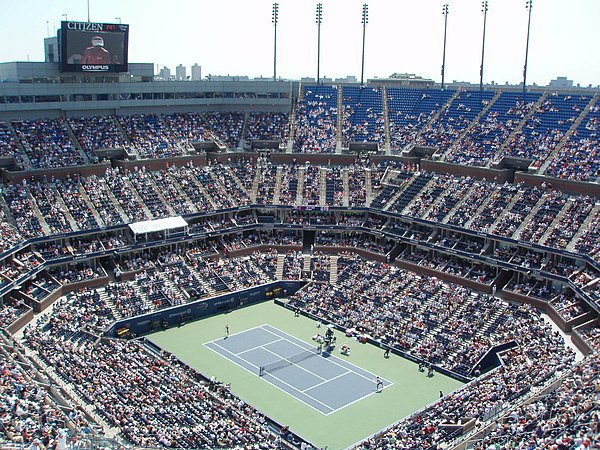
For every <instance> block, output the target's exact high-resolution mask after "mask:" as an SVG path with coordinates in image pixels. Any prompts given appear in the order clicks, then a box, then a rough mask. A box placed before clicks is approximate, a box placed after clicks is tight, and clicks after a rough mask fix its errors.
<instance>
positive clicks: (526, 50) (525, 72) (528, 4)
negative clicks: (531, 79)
mask: <svg viewBox="0 0 600 450" xmlns="http://www.w3.org/2000/svg"><path fill="white" fill-rule="evenodd" d="M532 6H533V1H532V0H527V1H526V2H525V8H527V10H528V11H529V18H528V19H527V44H526V45H525V66H524V67H523V92H525V90H526V89H527V57H528V55H529V29H530V28H531V8H532Z"/></svg>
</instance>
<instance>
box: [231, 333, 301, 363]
mask: <svg viewBox="0 0 600 450" xmlns="http://www.w3.org/2000/svg"><path fill="white" fill-rule="evenodd" d="M279 341H285V342H289V341H288V340H286V339H284V338H282V337H280V338H279V339H275V340H274V341H269V342H267V343H266V344H262V345H259V346H258V347H252V348H249V349H248V350H244V351H243V352H239V353H235V354H236V355H243V354H244V353H248V352H251V351H253V350H256V349H257V348H262V349H264V350H267V349H266V348H264V347H265V345H270V344H273V343H274V342H279ZM267 351H269V350H267ZM271 353H273V352H271ZM277 356H279V355H277ZM280 358H281V356H280Z"/></svg>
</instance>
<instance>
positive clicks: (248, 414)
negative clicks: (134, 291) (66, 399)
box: [24, 293, 277, 449]
mask: <svg viewBox="0 0 600 450" xmlns="http://www.w3.org/2000/svg"><path fill="white" fill-rule="evenodd" d="M109 315H110V312H109V311H107V309H106V305H103V302H102V300H101V299H100V298H99V297H98V296H97V295H95V294H93V293H92V294H89V293H81V294H79V295H74V296H72V298H70V299H67V300H65V301H61V302H60V303H58V304H57V305H56V306H55V313H54V314H53V315H52V316H50V317H48V316H46V317H42V318H41V319H40V320H39V321H38V323H37V324H36V325H35V326H32V327H29V328H28V329H27V330H26V331H25V333H24V343H25V345H27V346H28V347H29V348H30V349H31V350H33V351H35V352H36V353H37V354H38V356H39V357H40V358H41V359H42V360H43V361H45V362H46V363H47V364H49V365H51V366H52V367H54V370H55V371H56V372H57V373H58V374H59V376H61V377H62V378H63V379H64V380H66V381H67V382H68V383H69V384H70V385H71V386H72V387H73V389H74V390H75V392H76V393H77V394H78V396H79V397H80V398H81V399H82V400H83V401H84V402H86V403H87V404H88V405H90V406H93V407H94V409H95V411H96V413H97V414H98V415H100V416H101V417H103V418H104V420H106V421H107V422H108V424H109V425H110V426H113V427H117V428H118V429H119V430H120V432H121V433H122V435H123V436H124V437H126V438H127V439H128V440H129V441H130V442H131V443H133V444H134V445H136V446H151V447H159V446H160V447H176V448H205V447H211V448H216V447H228V448H232V447H236V446H243V447H244V448H248V449H270V448H276V446H277V445H276V444H275V442H274V441H275V435H273V434H272V433H271V432H270V430H269V428H268V426H267V425H266V423H265V419H264V417H263V416H262V415H261V414H260V413H259V412H258V411H256V410H254V409H253V408H252V407H250V406H249V405H247V404H245V403H244V402H242V401H241V400H239V399H237V398H235V397H233V395H232V394H231V392H230V391H229V390H228V389H225V388H224V387H222V386H217V385H216V383H212V382H209V381H206V380H204V379H203V378H202V377H201V376H200V375H199V374H198V373H196V372H195V371H194V370H193V369H191V368H189V367H188V366H186V365H184V364H182V363H181V362H179V361H178V360H176V359H175V358H174V357H172V356H170V355H169V354H161V355H157V354H155V353H153V352H150V351H148V350H147V349H146V348H145V347H144V345H143V344H142V343H141V342H137V341H129V342H125V341H115V340H109V341H100V342H96V339H95V337H93V336H90V335H89V334H87V333H86V332H84V331H82V330H83V329H94V328H96V327H97V326H98V325H99V324H100V323H99V320H98V318H99V317H103V318H104V317H108V316H109Z"/></svg>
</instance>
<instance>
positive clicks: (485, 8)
mask: <svg viewBox="0 0 600 450" xmlns="http://www.w3.org/2000/svg"><path fill="white" fill-rule="evenodd" d="M481 12H482V13H483V44H482V45H481V66H480V67H479V90H480V91H482V90H483V57H484V55H485V25H486V22H487V12H488V0H485V1H483V2H481Z"/></svg>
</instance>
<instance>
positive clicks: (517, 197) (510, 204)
mask: <svg viewBox="0 0 600 450" xmlns="http://www.w3.org/2000/svg"><path fill="white" fill-rule="evenodd" d="M522 196H523V190H522V189H519V190H518V191H517V193H516V194H515V195H513V196H512V198H511V199H510V202H508V204H507V205H506V208H504V212H507V211H512V209H513V207H514V206H515V204H516V203H517V202H518V201H519V200H520V199H521V197H522ZM502 218H503V214H498V216H497V217H496V220H494V222H493V223H492V224H491V225H490V227H489V229H488V232H489V233H491V234H494V230H495V229H496V227H497V226H498V225H499V224H500V222H502Z"/></svg>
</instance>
